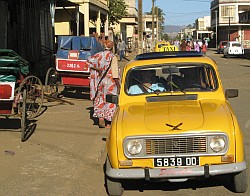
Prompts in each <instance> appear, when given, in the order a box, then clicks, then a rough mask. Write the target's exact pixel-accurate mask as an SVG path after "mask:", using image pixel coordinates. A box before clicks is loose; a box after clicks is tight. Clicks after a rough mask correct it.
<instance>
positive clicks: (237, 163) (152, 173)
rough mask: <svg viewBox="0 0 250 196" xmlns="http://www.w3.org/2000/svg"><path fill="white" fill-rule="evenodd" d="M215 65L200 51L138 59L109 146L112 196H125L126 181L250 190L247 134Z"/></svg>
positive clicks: (126, 77) (233, 93)
mask: <svg viewBox="0 0 250 196" xmlns="http://www.w3.org/2000/svg"><path fill="white" fill-rule="evenodd" d="M237 96H238V90H237V89H227V90H225V91H224V90H223V87H222V83H221V80H220V76H219V73H218V68H217V65H216V63H215V61H213V60H212V59H210V58H209V57H207V56H203V55H202V54H201V53H196V52H182V51H180V52H153V53H145V54H141V55H138V56H137V57H136V58H135V60H134V61H132V62H129V63H128V64H127V65H126V66H125V67H124V71H123V77H122V83H121V91H120V95H119V96H117V95H107V97H106V101H108V102H111V103H115V104H118V108H117V111H116V113H115V115H114V118H113V121H112V125H111V130H110V135H109V137H108V139H107V146H106V147H107V159H106V163H105V168H106V169H105V176H106V188H107V192H108V194H109V195H122V193H123V182H124V180H132V179H133V180H135V179H144V180H146V181H151V180H152V181H154V182H155V181H157V180H161V181H162V180H166V181H169V182H184V181H186V180H188V179H197V180H198V179H211V178H210V177H213V176H218V175H220V176H224V177H225V178H228V177H229V178H228V179H230V181H231V183H230V184H231V187H230V190H231V191H234V192H237V193H243V192H246V190H247V172H246V167H247V163H246V157H245V153H244V145H243V133H242V131H241V129H240V126H239V123H238V121H237V119H236V116H235V113H234V111H233V110H232V107H231V106H230V104H229V102H228V99H229V98H233V97H237Z"/></svg>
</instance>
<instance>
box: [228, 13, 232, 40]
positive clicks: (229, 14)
mask: <svg viewBox="0 0 250 196" xmlns="http://www.w3.org/2000/svg"><path fill="white" fill-rule="evenodd" d="M231 9H232V8H228V41H230V31H231V29H230V25H231V24H230V22H231V21H230V16H231Z"/></svg>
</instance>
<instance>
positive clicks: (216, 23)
mask: <svg viewBox="0 0 250 196" xmlns="http://www.w3.org/2000/svg"><path fill="white" fill-rule="evenodd" d="M217 13H218V11H217V10H215V25H216V26H215V31H216V34H215V35H216V39H215V42H216V43H215V46H216V48H217V45H218V29H217V28H218V27H217V26H218V22H217Z"/></svg>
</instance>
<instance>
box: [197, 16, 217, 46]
mask: <svg viewBox="0 0 250 196" xmlns="http://www.w3.org/2000/svg"><path fill="white" fill-rule="evenodd" d="M210 28H211V17H210V16H203V17H201V18H198V19H196V20H195V30H194V31H193V38H194V39H195V40H203V39H204V38H209V39H211V36H212V33H213V31H211V30H210ZM210 45H211V43H210Z"/></svg>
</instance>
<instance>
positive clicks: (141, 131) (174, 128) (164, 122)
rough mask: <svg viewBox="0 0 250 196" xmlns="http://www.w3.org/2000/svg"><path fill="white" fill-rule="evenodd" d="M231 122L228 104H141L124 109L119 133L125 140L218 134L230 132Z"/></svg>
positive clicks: (177, 102) (180, 102) (184, 102)
mask: <svg viewBox="0 0 250 196" xmlns="http://www.w3.org/2000/svg"><path fill="white" fill-rule="evenodd" d="M230 118H231V114H230V111H229V108H228V107H227V104H225V102H221V101H220V102H219V101H213V102H212V101H211V102H210V101H198V100H195V101H170V102H157V103H144V104H137V105H128V106H127V107H125V108H124V113H123V120H122V128H123V129H122V130H123V132H124V136H125V135H130V134H131V135H145V134H158V133H168V132H171V133H173V132H183V131H195V130H211V131H213V130H216V131H218V130H223V129H228V128H229V126H230V125H231V124H230V122H231V120H230ZM156 132H157V133H156Z"/></svg>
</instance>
